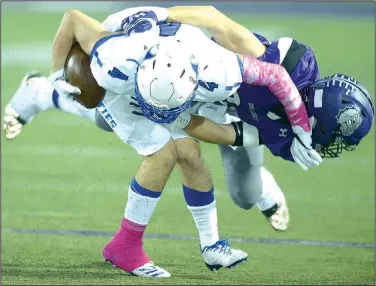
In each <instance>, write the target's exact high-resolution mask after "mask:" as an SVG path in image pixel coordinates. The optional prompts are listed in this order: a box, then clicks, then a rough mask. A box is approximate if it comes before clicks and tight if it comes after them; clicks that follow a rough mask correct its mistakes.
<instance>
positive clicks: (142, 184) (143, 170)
mask: <svg viewBox="0 0 376 286" xmlns="http://www.w3.org/2000/svg"><path fill="white" fill-rule="evenodd" d="M128 107H129V101H128V99H127V98H126V97H125V96H123V95H114V94H110V93H108V94H106V97H105V98H104V101H103V103H102V104H100V105H99V107H98V111H99V112H100V113H101V115H102V116H103V118H104V119H105V120H106V122H107V123H108V124H109V125H110V126H111V127H112V128H113V130H114V132H115V133H116V134H117V135H118V136H119V137H120V138H121V139H122V141H123V142H124V143H126V144H128V145H130V146H131V147H132V148H134V149H135V150H136V151H137V152H138V153H139V154H140V155H142V156H143V157H144V159H143V161H142V163H141V166H140V167H139V168H138V170H137V172H136V174H135V176H134V178H133V179H132V180H131V183H130V186H129V189H128V200H127V204H126V207H125V211H124V216H123V218H122V221H121V225H120V228H119V230H118V231H117V233H116V234H115V236H114V237H113V238H112V240H111V241H110V242H109V243H108V244H107V245H106V246H105V247H104V249H103V257H104V258H105V259H106V260H109V261H111V262H112V263H113V264H114V265H116V266H117V267H119V268H121V269H123V270H124V271H126V272H129V273H133V274H135V275H137V276H143V277H169V276H170V274H169V273H168V272H167V271H165V270H163V269H161V268H159V267H156V266H154V265H153V263H152V262H151V261H150V259H149V257H148V256H147V255H146V254H145V252H144V250H143V247H142V244H143V241H142V240H143V234H144V232H145V229H146V227H147V225H148V223H149V220H150V218H151V216H152V214H153V212H154V210H155V208H156V206H157V204H158V202H159V199H160V197H161V193H162V190H163V188H164V186H165V183H166V181H167V179H168V177H169V175H170V173H171V171H172V169H173V168H174V166H175V163H176V147H175V143H174V141H173V140H172V139H171V134H170V132H169V131H168V130H167V129H166V128H164V127H163V126H162V125H159V124H156V123H154V122H152V121H150V120H148V119H146V118H144V117H139V116H137V115H134V114H132V113H131V110H128V109H127V108H128Z"/></svg>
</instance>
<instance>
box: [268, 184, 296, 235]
mask: <svg viewBox="0 0 376 286" xmlns="http://www.w3.org/2000/svg"><path fill="white" fill-rule="evenodd" d="M266 192H267V193H269V195H270V196H271V197H272V198H273V200H274V201H275V202H276V203H277V210H276V211H275V213H274V214H273V215H271V216H269V217H268V216H266V219H267V220H268V221H269V223H270V225H271V226H272V228H273V229H274V230H276V231H285V230H286V229H287V228H288V226H289V221H290V214H289V208H288V207H287V201H286V198H285V194H284V193H283V192H282V191H281V189H280V188H267V190H266ZM264 215H265V213H264Z"/></svg>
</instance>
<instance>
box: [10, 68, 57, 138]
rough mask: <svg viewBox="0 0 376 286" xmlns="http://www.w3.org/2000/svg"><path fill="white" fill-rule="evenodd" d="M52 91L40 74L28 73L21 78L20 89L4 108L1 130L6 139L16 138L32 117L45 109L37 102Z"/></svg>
mask: <svg viewBox="0 0 376 286" xmlns="http://www.w3.org/2000/svg"><path fill="white" fill-rule="evenodd" d="M52 91H53V87H52V85H51V84H50V83H49V82H48V80H47V78H46V77H43V76H42V75H41V74H40V73H28V74H27V75H26V76H25V77H24V78H23V80H22V82H21V85H20V87H19V88H18V90H17V91H16V93H15V95H14V96H13V97H12V99H11V100H10V102H9V103H8V104H7V105H6V107H5V111H4V118H3V120H4V124H3V128H4V131H5V137H6V138H7V139H14V138H16V137H17V136H18V135H19V134H20V133H21V131H22V129H23V127H24V125H25V124H26V123H28V122H30V121H31V119H32V118H33V116H34V115H36V114H37V113H39V112H40V111H42V110H45V109H46V108H44V107H43V106H41V105H42V104H41V103H40V102H38V101H39V100H40V97H41V96H42V97H43V96H46V97H47V96H48V94H49V95H51V94H52Z"/></svg>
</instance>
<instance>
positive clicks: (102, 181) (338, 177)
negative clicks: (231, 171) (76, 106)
mask: <svg viewBox="0 0 376 286" xmlns="http://www.w3.org/2000/svg"><path fill="white" fill-rule="evenodd" d="M61 16H62V15H61V14H58V13H56V14H47V13H46V14H43V13H40V14H38V13H17V12H15V11H13V12H7V11H6V10H5V11H3V13H2V23H1V29H2V30H1V32H2V39H1V40H2V53H3V54H2V67H1V68H2V69H1V76H2V78H1V80H2V82H1V83H2V84H1V94H2V102H1V103H2V109H3V108H4V105H5V104H6V102H7V101H8V100H9V98H10V97H11V96H12V93H13V92H14V91H15V89H16V88H17V86H18V84H19V81H20V79H21V77H22V76H23V75H24V73H25V72H27V71H29V70H30V69H39V70H41V71H43V72H47V71H48V69H49V65H48V62H47V61H46V60H41V61H40V63H39V64H35V63H34V62H35V61H36V59H37V57H39V56H41V55H40V54H41V53H42V56H43V51H45V50H46V47H45V46H46V45H47V51H46V52H47V53H49V50H48V45H49V44H51V41H52V38H53V36H54V32H55V31H56V29H57V26H58V24H59V22H60V18H61ZM93 16H95V17H96V18H98V19H100V20H102V19H104V18H105V16H106V15H93ZM231 17H232V18H233V19H235V20H237V21H239V22H240V23H242V24H244V25H246V26H247V27H249V28H250V29H251V30H254V31H260V32H263V33H264V34H265V35H266V36H270V37H272V38H277V37H282V36H291V37H294V38H296V39H298V40H300V41H302V42H305V43H307V44H309V45H310V46H311V47H312V48H313V50H314V51H315V52H316V56H317V59H318V62H319V64H320V67H321V73H322V75H330V74H332V73H335V72H342V73H347V74H350V75H352V76H354V77H355V78H357V79H358V80H359V81H361V82H362V83H363V84H364V85H365V86H366V87H367V88H368V89H369V90H370V91H374V90H375V86H374V80H375V73H374V69H375V67H374V60H375V59H374V48H375V47H374V23H373V21H371V20H370V19H369V20H366V19H364V20H362V19H354V20H351V19H347V18H341V19H337V18H328V17H327V18H322V19H314V18H308V19H302V18H300V19H298V18H286V17H276V16H258V17H255V16H252V17H244V16H241V15H231ZM36 47H40V48H36ZM19 51H23V52H24V53H26V54H27V53H28V54H29V56H28V57H25V58H22V57H21V60H20V58H18V59H17V53H18V52H19ZM30 53H31V54H32V55H33V54H34V53H35V57H33V56H30ZM47 57H48V55H47ZM33 61H34V62H33ZM373 138H374V133H373V131H372V133H371V134H370V135H369V136H368V137H367V138H366V139H365V140H364V142H363V143H362V144H361V146H360V147H359V149H358V150H357V151H356V152H353V153H348V154H345V155H344V156H343V157H342V158H341V159H340V160H325V161H324V163H323V164H322V166H321V167H320V168H318V169H315V170H311V171H309V172H303V171H301V170H300V169H299V167H298V166H297V165H294V164H292V163H289V162H285V161H282V160H280V159H277V158H275V157H273V156H271V155H270V154H269V153H267V154H266V158H265V166H266V167H267V168H268V169H269V170H270V171H271V172H272V173H273V174H274V176H275V177H276V179H277V182H278V183H279V185H280V186H281V188H282V189H283V190H284V192H285V194H286V196H287V199H288V203H289V207H290V212H291V226H290V229H289V230H288V231H287V232H285V233H275V232H274V231H273V230H272V229H271V228H270V227H269V225H268V224H267V222H266V221H265V219H264V218H263V217H262V216H261V214H260V213H259V212H258V211H257V210H252V211H249V212H247V211H243V210H240V209H238V208H237V207H236V206H235V205H234V204H233V203H232V201H231V200H230V197H229V195H228V194H227V192H226V188H225V183H224V176H223V168H222V167H221V166H222V165H221V160H220V156H219V153H218V151H217V149H216V147H215V146H209V145H202V148H203V150H204V154H205V158H206V162H207V164H208V165H209V166H210V168H211V170H212V173H213V177H214V180H215V186H216V196H217V204H218V215H219V223H220V234H221V236H222V237H230V238H268V239H273V240H274V241H275V242H278V240H283V241H285V242H286V243H285V244H283V243H280V244H278V243H240V242H233V245H234V246H236V247H238V248H241V249H243V250H246V251H247V252H248V253H249V261H248V262H246V263H244V264H242V265H240V266H238V267H237V268H235V269H233V270H231V271H230V270H221V271H219V272H218V273H210V272H209V271H208V270H207V269H206V267H205V266H204V264H203V261H202V258H201V255H200V252H199V248H198V241H195V240H184V239H183V240H176V239H153V238H149V239H145V243H144V244H145V248H146V250H147V252H148V253H149V255H150V256H151V258H152V259H153V260H154V262H155V263H157V264H158V265H159V266H161V267H164V268H166V269H167V270H168V271H170V273H171V274H172V276H173V278H171V279H168V280H145V279H144V280H142V279H140V278H136V277H130V276H128V275H126V274H124V273H123V272H121V271H120V270H116V269H113V268H112V267H111V266H110V265H107V264H104V263H103V262H102V256H101V251H102V247H103V246H104V244H105V243H106V242H107V241H108V240H109V239H110V237H109V236H77V235H63V234H57V235H51V234H25V233H11V232H4V231H3V232H2V233H1V235H2V252H1V253H2V273H1V274H2V283H3V284H18V285H20V284H33V285H35V284H81V285H82V284H102V285H103V284H232V285H234V284H257V285H260V284H274V285H275V284H299V285H307V284H319V285H323V284H337V285H339V284H342V285H343V284H352V285H354V284H363V285H364V284H367V285H371V284H373V283H374V278H373V276H374V270H373V269H374V267H373V260H374V251H373V249H372V248H356V247H352V248H351V247H339V246H338V245H332V246H319V245H304V244H301V245H299V244H293V242H294V241H295V242H296V241H314V242H320V241H325V242H348V243H360V244H361V245H360V246H362V245H364V244H372V243H373V242H374V220H373V218H374V181H373V180H374V179H373V174H374V171H375V170H374V155H375V154H374V139H373ZM1 144H2V154H1V158H2V215H1V217H2V228H3V229H39V230H73V231H83V230H85V231H105V232H114V231H116V230H117V228H118V226H119V222H120V219H121V217H122V214H123V212H124V207H125V204H126V200H127V192H126V190H127V188H128V183H129V181H130V180H131V178H132V176H133V174H134V173H135V170H136V168H137V166H138V164H139V163H140V158H139V157H138V156H137V155H136V154H135V152H134V151H133V150H131V149H130V148H129V147H127V146H125V145H124V144H123V143H122V142H121V141H120V140H119V139H118V138H117V137H116V136H115V135H113V134H109V133H105V132H102V131H100V130H99V129H97V128H96V127H95V126H94V125H93V124H92V123H91V122H89V121H87V120H85V119H83V118H79V117H75V116H73V115H68V114H63V113H61V112H59V111H49V112H46V113H43V114H41V115H39V116H37V117H36V118H35V119H34V120H33V122H32V124H31V125H30V126H28V127H27V128H25V130H24V132H23V133H22V134H21V136H19V137H18V138H17V139H16V140H15V141H12V142H8V141H5V140H4V139H3V137H2V141H1ZM147 234H148V235H152V234H153V235H158V234H159V235H181V236H196V229H195V226H194V223H193V220H192V218H191V215H190V213H189V211H188V210H187V209H186V206H185V202H184V198H183V195H182V191H181V183H180V176H179V174H178V173H177V172H174V174H173V176H172V177H171V179H170V181H169V182H168V185H167V187H166V191H165V192H164V194H163V196H162V199H161V201H160V203H159V205H158V207H157V209H156V211H155V214H154V216H153V218H152V220H151V222H150V225H149V227H148V228H147ZM283 241H281V242H283ZM230 242H231V241H230ZM288 242H290V244H288Z"/></svg>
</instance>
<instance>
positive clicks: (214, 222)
mask: <svg viewBox="0 0 376 286" xmlns="http://www.w3.org/2000/svg"><path fill="white" fill-rule="evenodd" d="M187 207H188V209H189V210H190V212H191V214H192V216H193V220H194V221H195V224H196V227H197V230H198V232H199V235H200V244H201V248H202V249H203V248H204V247H206V246H210V245H213V244H215V243H216V242H217V241H218V240H219V234H218V218H217V208H216V203H215V201H214V202H212V203H210V204H208V205H205V206H199V207H192V206H187Z"/></svg>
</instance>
